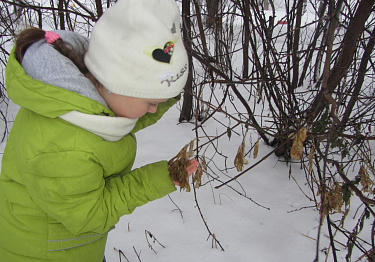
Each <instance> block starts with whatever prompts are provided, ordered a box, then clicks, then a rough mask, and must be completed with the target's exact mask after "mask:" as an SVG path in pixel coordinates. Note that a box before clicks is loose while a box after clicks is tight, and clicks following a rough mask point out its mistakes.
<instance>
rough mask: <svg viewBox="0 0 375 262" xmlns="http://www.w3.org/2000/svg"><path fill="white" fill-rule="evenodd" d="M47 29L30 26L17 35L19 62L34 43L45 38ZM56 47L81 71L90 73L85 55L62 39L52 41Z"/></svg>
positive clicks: (17, 56)
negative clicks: (74, 49) (75, 50)
mask: <svg viewBox="0 0 375 262" xmlns="http://www.w3.org/2000/svg"><path fill="white" fill-rule="evenodd" d="M45 33H46V31H44V30H42V29H39V28H35V27H30V28H28V29H25V30H23V31H22V32H21V33H20V34H19V35H18V36H17V37H16V50H15V52H16V58H17V61H18V62H19V63H21V62H22V59H23V56H24V55H25V52H26V50H27V48H29V47H30V46H31V45H32V44H33V43H35V42H37V41H39V40H41V39H44V35H45ZM52 45H53V46H54V48H55V49H56V50H57V51H59V52H60V53H61V54H62V55H64V56H66V57H67V58H69V59H70V60H72V62H73V63H74V64H75V65H76V66H77V67H78V69H79V71H81V72H82V73H83V74H84V75H87V74H88V69H87V67H86V65H85V63H84V62H83V56H81V55H77V54H76V53H75V52H74V51H73V50H72V49H71V48H69V47H68V45H67V44H66V43H65V42H64V41H63V40H62V39H61V38H59V39H57V40H56V41H54V42H53V43H52Z"/></svg>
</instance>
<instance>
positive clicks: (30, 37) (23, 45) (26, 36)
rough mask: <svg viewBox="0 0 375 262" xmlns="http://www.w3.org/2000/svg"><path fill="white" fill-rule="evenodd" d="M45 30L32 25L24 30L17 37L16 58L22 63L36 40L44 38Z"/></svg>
mask: <svg viewBox="0 0 375 262" xmlns="http://www.w3.org/2000/svg"><path fill="white" fill-rule="evenodd" d="M45 33H46V32H45V31H44V30H42V29H39V28H35V27H31V28H28V29H26V30H23V31H22V32H21V33H20V34H19V35H18V36H17V38H16V58H17V61H18V62H19V63H20V64H21V63H22V59H23V56H24V54H25V53H26V50H27V48H29V47H30V46H31V45H32V44H34V43H35V42H37V41H39V40H41V39H43V38H44V35H45Z"/></svg>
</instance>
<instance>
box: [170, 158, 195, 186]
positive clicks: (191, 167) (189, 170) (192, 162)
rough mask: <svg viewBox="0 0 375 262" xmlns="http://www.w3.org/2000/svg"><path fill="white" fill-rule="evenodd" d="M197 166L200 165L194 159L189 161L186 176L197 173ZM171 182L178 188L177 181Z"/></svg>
mask: <svg viewBox="0 0 375 262" xmlns="http://www.w3.org/2000/svg"><path fill="white" fill-rule="evenodd" d="M199 165H200V164H199V162H198V160H196V159H192V160H190V163H189V165H188V166H187V167H186V171H187V173H188V175H189V176H191V175H192V174H194V172H195V171H197V168H198V166H199ZM172 182H173V184H174V185H175V186H180V183H179V182H178V181H172Z"/></svg>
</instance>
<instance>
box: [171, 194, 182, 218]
mask: <svg viewBox="0 0 375 262" xmlns="http://www.w3.org/2000/svg"><path fill="white" fill-rule="evenodd" d="M168 197H169V200H171V202H172V203H173V205H175V206H176V208H177V209H174V210H173V211H175V210H178V211H179V212H180V215H181V218H182V220H184V216H183V215H182V210H181V209H180V207H179V206H178V205H177V204H176V203H175V202H174V201H173V200H172V198H171V196H170V195H168ZM173 211H172V212H173Z"/></svg>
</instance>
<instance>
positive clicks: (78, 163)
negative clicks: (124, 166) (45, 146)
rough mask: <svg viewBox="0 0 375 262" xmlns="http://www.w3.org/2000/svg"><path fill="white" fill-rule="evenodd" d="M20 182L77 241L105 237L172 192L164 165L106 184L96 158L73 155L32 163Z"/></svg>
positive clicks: (46, 157)
mask: <svg viewBox="0 0 375 262" xmlns="http://www.w3.org/2000/svg"><path fill="white" fill-rule="evenodd" d="M24 182H25V185H26V187H27V190H28V192H29V194H30V196H31V198H32V199H33V200H34V202H35V203H36V204H37V205H38V206H39V207H40V208H41V209H42V210H43V211H44V212H46V213H47V214H48V215H49V216H51V217H53V218H54V219H56V220H57V221H59V222H60V223H62V224H63V225H64V226H65V227H66V228H67V229H68V230H69V231H70V232H71V233H73V234H75V235H79V234H82V233H86V232H95V233H101V234H103V233H106V232H107V231H108V230H109V229H110V228H112V227H113V226H114V225H115V224H116V223H117V222H118V220H119V218H120V217H121V216H122V215H125V214H130V213H132V212H133V210H134V209H135V208H136V207H138V206H141V205H143V204H146V203H147V202H149V201H152V200H155V199H158V198H161V197H163V196H165V195H167V194H169V193H171V192H173V191H175V190H176V188H175V186H174V185H173V183H172V182H171V180H170V178H169V172H168V163H167V162H166V161H161V162H156V163H153V164H149V165H147V166H144V167H141V168H139V169H135V170H133V171H130V172H128V173H126V174H122V175H117V176H115V177H113V178H111V179H104V178H103V169H102V167H101V165H100V164H99V163H98V161H96V159H95V157H94V156H93V155H92V154H89V153H85V152H77V151H70V152H59V153H45V154H41V155H39V156H37V157H35V158H34V159H32V160H30V161H29V163H28V165H27V167H26V174H25V181H24Z"/></svg>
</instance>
